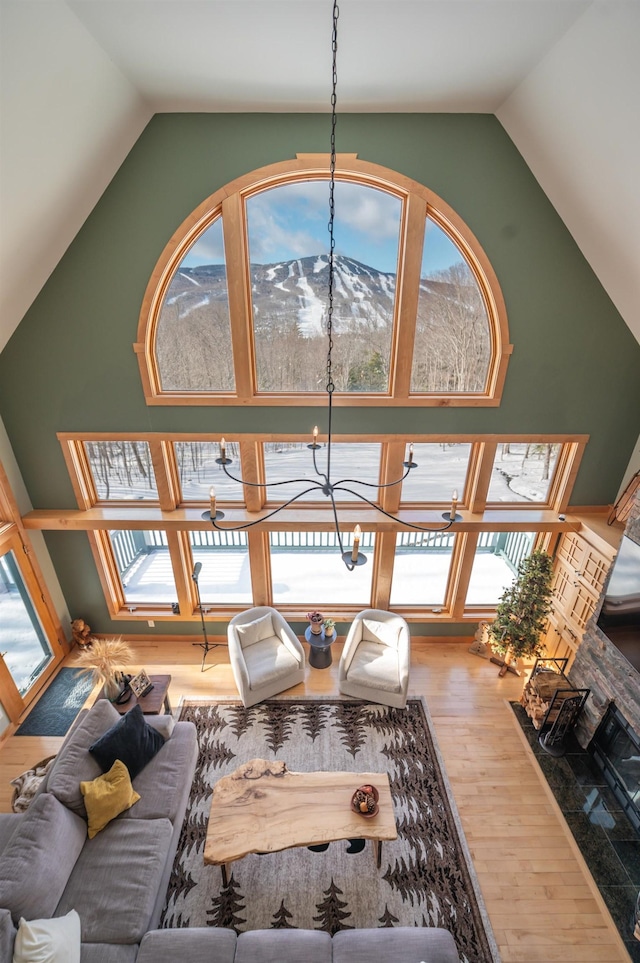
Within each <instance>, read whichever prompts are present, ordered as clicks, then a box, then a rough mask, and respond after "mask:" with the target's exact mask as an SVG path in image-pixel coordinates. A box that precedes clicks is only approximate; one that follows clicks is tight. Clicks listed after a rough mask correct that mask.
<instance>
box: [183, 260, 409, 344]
mask: <svg viewBox="0 0 640 963" xmlns="http://www.w3.org/2000/svg"><path fill="white" fill-rule="evenodd" d="M328 260H329V259H328V256H327V255H326V254H323V255H318V256H316V257H304V258H298V259H296V260H293V261H281V262H279V263H277V264H252V265H251V297H252V301H253V310H254V314H255V316H256V318H265V317H269V315H271V314H274V313H275V314H277V315H279V316H282V315H287V316H289V317H291V315H292V314H294V315H295V316H296V317H297V321H298V326H299V330H300V332H301V333H302V334H305V335H313V334H320V333H322V330H323V328H322V323H323V319H324V317H325V315H326V303H327V290H328V286H329V265H328ZM395 284H396V276H395V274H390V273H386V272H383V271H377V270H375V268H370V267H367V265H366V264H361V263H360V262H359V261H355V260H354V259H353V258H348V257H342V256H340V255H336V256H335V258H334V322H335V324H336V327H337V328H339V327H340V320H341V319H343V320H347V319H348V318H356V319H357V318H365V317H367V318H374V319H375V320H376V321H377V322H378V324H388V323H389V322H390V320H391V318H392V316H393V303H394V298H395ZM226 300H227V286H226V270H225V267H224V265H217V264H206V265H202V266H200V267H192V268H188V267H181V268H180V269H179V270H178V271H177V272H176V275H175V276H174V278H173V281H172V282H171V285H170V287H169V290H168V292H167V297H166V299H165V304H166V305H167V306H169V305H172V306H176V307H178V310H179V314H180V316H181V317H183V318H184V317H185V316H186V315H187V314H189V313H191V312H192V311H194V310H195V309H197V308H199V307H202V306H203V304H206V303H211V302H215V301H218V302H226Z"/></svg>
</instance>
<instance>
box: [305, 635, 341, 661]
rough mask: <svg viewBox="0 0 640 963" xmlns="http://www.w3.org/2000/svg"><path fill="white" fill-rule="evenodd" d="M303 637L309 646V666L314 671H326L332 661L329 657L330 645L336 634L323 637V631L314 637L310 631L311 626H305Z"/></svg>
mask: <svg viewBox="0 0 640 963" xmlns="http://www.w3.org/2000/svg"><path fill="white" fill-rule="evenodd" d="M304 637H305V639H306V640H307V642H308V643H309V645H310V649H309V665H312V666H313V668H314V669H328V668H329V666H330V665H331V663H332V662H333V659H332V657H331V643H332V642H333V641H334V639H335V637H336V633H335V632H334V633H333V635H325V633H324V629H323V630H322V632H320V633H319V634H318V635H315V634H314V633H313V632H312V631H311V626H310V625H309V626H307V628H306V629H305V633H304Z"/></svg>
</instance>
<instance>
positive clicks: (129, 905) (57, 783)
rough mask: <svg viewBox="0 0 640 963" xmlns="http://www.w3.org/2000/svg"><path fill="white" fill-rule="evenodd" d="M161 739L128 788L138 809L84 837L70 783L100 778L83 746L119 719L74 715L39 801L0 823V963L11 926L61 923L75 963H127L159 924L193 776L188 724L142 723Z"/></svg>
mask: <svg viewBox="0 0 640 963" xmlns="http://www.w3.org/2000/svg"><path fill="white" fill-rule="evenodd" d="M146 718H147V721H148V722H149V723H151V724H152V725H154V726H155V727H157V728H159V729H160V731H161V732H162V730H163V728H164V730H165V731H164V732H162V734H163V735H167V736H168V738H167V739H166V741H165V742H164V745H162V748H161V749H160V751H159V752H158V753H157V754H156V755H155V756H154V757H153V759H151V761H150V762H149V763H148V764H147V765H146V766H145V767H144V769H143V770H142V772H140V774H139V775H138V776H136V778H135V779H134V780H133V787H134V789H135V790H136V792H138V793H139V794H140V800H139V801H138V802H137V803H136V804H135V805H134V806H132V807H131V809H128V810H127V811H126V812H124V813H122V814H121V815H120V816H118V817H117V818H116V819H114V820H113V821H112V822H111V823H109V825H108V826H107V827H106V829H103V830H102V832H100V833H98V835H97V836H95V838H94V839H89V838H88V837H87V821H86V810H85V808H84V800H83V796H82V793H81V791H80V781H81V780H82V781H84V780H86V781H89V780H92V779H95V778H96V777H97V776H99V775H100V774H101V769H100V767H99V766H98V763H97V762H96V761H95V760H94V758H93V756H92V755H91V754H90V753H89V751H88V749H89V746H90V745H92V744H93V743H94V742H95V741H96V739H97V738H99V737H100V736H101V735H102V734H103V733H105V732H106V731H107V730H108V729H110V728H111V726H113V725H114V724H115V723H117V722H118V721H119V720H120V716H119V714H118V713H117V712H116V710H115V709H114V707H113V706H112V705H111V704H110V703H109V702H107V701H106V700H100V701H98V702H96V704H95V705H94V706H93V707H92V708H91V709H90V710H89V711H87V712H84V713H82V714H81V716H80V717H79V719H78V720H77V722H76V725H75V726H74V728H73V729H72V730H71V732H70V733H69V735H68V736H67V738H66V740H65V742H64V743H63V746H62V748H61V750H60V752H59V753H58V755H57V757H56V760H55V762H54V764H53V766H52V768H51V769H50V771H49V773H48V775H47V777H46V780H45V782H44V784H43V786H42V787H41V790H40V792H39V793H38V795H37V796H36V797H35V799H34V800H33V802H32V803H31V805H30V807H29V809H28V810H27V811H26V812H25V813H24V814H20V815H16V814H11V813H5V814H0V961H1V963H6V961H9V963H10V961H11V959H12V955H13V944H14V940H15V935H16V926H17V924H18V922H19V919H20V917H21V916H22V917H24V918H25V919H26V920H33V919H48V918H50V917H52V916H64V915H65V914H67V913H68V912H69V911H70V910H71V909H75V910H76V911H77V912H78V914H79V916H80V920H81V925H82V963H134V961H135V959H136V956H137V953H138V946H139V943H140V941H141V940H142V937H143V936H144V934H145V933H146V932H147V930H150V929H154V927H156V926H157V925H158V922H159V920H160V914H161V912H162V908H163V903H164V898H165V894H166V890H167V885H168V882H169V876H170V873H171V868H172V865H173V859H174V855H175V851H176V848H177V845H178V839H179V836H180V830H181V827H182V822H183V818H184V814H185V811H186V807H187V802H188V798H189V790H190V788H191V783H192V780H193V774H194V771H195V766H196V760H197V754H198V744H197V738H196V730H195V726H194V725H193V724H192V723H190V722H177V723H175V725H174V724H173V720H172V719H171V717H170V716H158V717H152V716H148V717H146Z"/></svg>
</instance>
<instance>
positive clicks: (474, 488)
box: [466, 441, 498, 514]
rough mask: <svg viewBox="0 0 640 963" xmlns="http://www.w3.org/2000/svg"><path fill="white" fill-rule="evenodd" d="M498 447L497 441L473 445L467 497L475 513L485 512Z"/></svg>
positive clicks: (470, 507)
mask: <svg viewBox="0 0 640 963" xmlns="http://www.w3.org/2000/svg"><path fill="white" fill-rule="evenodd" d="M497 448H498V443H497V442H495V441H486V442H482V443H481V444H479V445H474V446H473V454H472V456H471V459H470V464H469V473H468V475H467V493H466V497H467V498H468V500H469V511H470V512H474V513H475V514H480V513H481V512H484V510H485V508H486V505H487V492H488V491H489V483H490V481H491V472H492V471H493V463H494V461H495V457H496V450H497Z"/></svg>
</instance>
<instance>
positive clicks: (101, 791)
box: [80, 759, 140, 839]
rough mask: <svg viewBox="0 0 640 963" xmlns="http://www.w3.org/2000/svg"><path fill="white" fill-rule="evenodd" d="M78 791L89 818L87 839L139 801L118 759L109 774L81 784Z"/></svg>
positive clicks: (125, 770) (91, 837)
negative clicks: (80, 793)
mask: <svg viewBox="0 0 640 963" xmlns="http://www.w3.org/2000/svg"><path fill="white" fill-rule="evenodd" d="M80 791H81V792H82V795H83V796H84V804H85V807H86V810H87V816H88V817H89V839H93V837H94V836H97V834H98V833H99V832H100V830H101V829H104V827H105V826H107V825H108V824H109V823H110V822H111V820H112V819H115V818H116V816H119V815H120V813H123V812H124V811H125V809H129V807H130V806H133V804H134V803H136V802H137V801H138V800H139V799H140V795H139V794H138V793H137V792H136V791H135V789H134V788H133V786H132V785H131V779H130V778H129V770H128V769H127V767H126V766H125V764H124V763H123V762H120V760H119V759H116V761H115V762H114V764H113V765H112V767H111V769H110V770H109V772H105V773H103V775H102V776H98V778H97V779H93V780H92V781H91V782H81V783H80Z"/></svg>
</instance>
